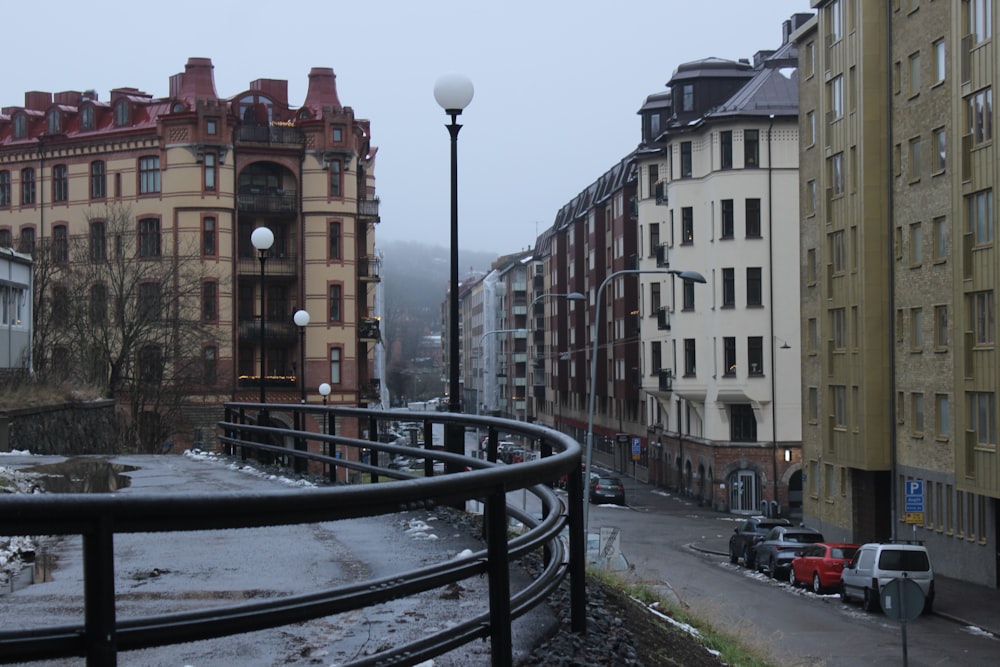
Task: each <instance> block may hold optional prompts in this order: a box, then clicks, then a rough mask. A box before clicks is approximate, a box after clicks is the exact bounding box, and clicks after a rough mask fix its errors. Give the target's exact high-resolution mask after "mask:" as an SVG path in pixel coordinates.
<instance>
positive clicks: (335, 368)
mask: <svg viewBox="0 0 1000 667" xmlns="http://www.w3.org/2000/svg"><path fill="white" fill-rule="evenodd" d="M343 354H344V351H343V350H341V349H340V348H339V347H331V348H330V384H340V382H341V380H340V364H341V361H342V356H343Z"/></svg>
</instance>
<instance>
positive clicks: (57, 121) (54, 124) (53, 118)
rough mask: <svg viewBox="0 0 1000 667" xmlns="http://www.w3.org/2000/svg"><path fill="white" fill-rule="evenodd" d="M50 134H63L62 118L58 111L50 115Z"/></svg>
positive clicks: (50, 112)
mask: <svg viewBox="0 0 1000 667" xmlns="http://www.w3.org/2000/svg"><path fill="white" fill-rule="evenodd" d="M48 124H49V134H59V133H60V132H62V116H61V115H60V114H59V110H58V109H52V110H51V111H49V115H48Z"/></svg>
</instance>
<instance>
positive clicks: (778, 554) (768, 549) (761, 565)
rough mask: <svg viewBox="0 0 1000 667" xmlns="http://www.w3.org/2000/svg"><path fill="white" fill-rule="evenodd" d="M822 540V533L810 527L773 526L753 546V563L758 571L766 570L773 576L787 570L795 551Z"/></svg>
mask: <svg viewBox="0 0 1000 667" xmlns="http://www.w3.org/2000/svg"><path fill="white" fill-rule="evenodd" d="M822 541H823V533H821V532H819V531H818V530H813V529H812V528H793V527H792V526H775V527H774V528H772V529H771V530H770V531H769V532H768V533H767V535H765V536H764V539H763V540H761V541H760V542H758V543H757V545H756V546H755V547H754V564H755V565H756V567H757V571H758V572H767V573H768V574H769V575H771V578H774V577H776V576H778V574H779V573H787V572H788V568H790V567H791V566H792V561H793V560H794V559H795V552H796V551H801V550H802V549H803V547H804V546H805V545H807V544H816V543H817V542H822Z"/></svg>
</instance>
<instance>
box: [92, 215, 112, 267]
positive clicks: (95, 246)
mask: <svg viewBox="0 0 1000 667" xmlns="http://www.w3.org/2000/svg"><path fill="white" fill-rule="evenodd" d="M107 258H108V240H107V232H106V231H105V225H104V221H103V220H94V221H93V222H91V223H90V260H91V261H92V262H103V261H104V260H105V259H107Z"/></svg>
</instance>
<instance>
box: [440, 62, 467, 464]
mask: <svg viewBox="0 0 1000 667" xmlns="http://www.w3.org/2000/svg"><path fill="white" fill-rule="evenodd" d="M472 94H473V88H472V82H471V81H469V80H468V79H467V78H466V77H464V76H462V75H459V74H452V75H448V76H444V77H441V78H440V79H438V81H437V83H435V84H434V99H435V100H437V103H438V104H439V105H440V106H441V108H442V109H444V111H445V113H446V114H448V115H449V116H451V123H450V124H448V125H445V127H447V128H448V134H450V135H451V287H450V289H451V292H450V294H449V297H450V299H449V315H448V319H449V322H448V325H449V327H448V411H449V412H460V411H461V408H462V403H461V397H460V396H459V391H460V390H459V368H458V363H459V362H458V358H459V346H458V344H459V341H458V289H459V284H458V131H459V130H461V129H462V126H461V125H459V123H458V116H459V115H460V114H461V113H462V110H463V109H465V107H467V106H468V105H469V102H471V101H472ZM463 440H464V429H457V428H453V427H451V426H450V425H449V428H448V429H447V436H446V437H445V449H446V450H447V451H449V452H451V453H454V454H464V453H465V444H464V442H463ZM458 470H459V466H458V465H457V464H454V463H451V462H449V463H448V464H447V466H446V472H457V471H458Z"/></svg>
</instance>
